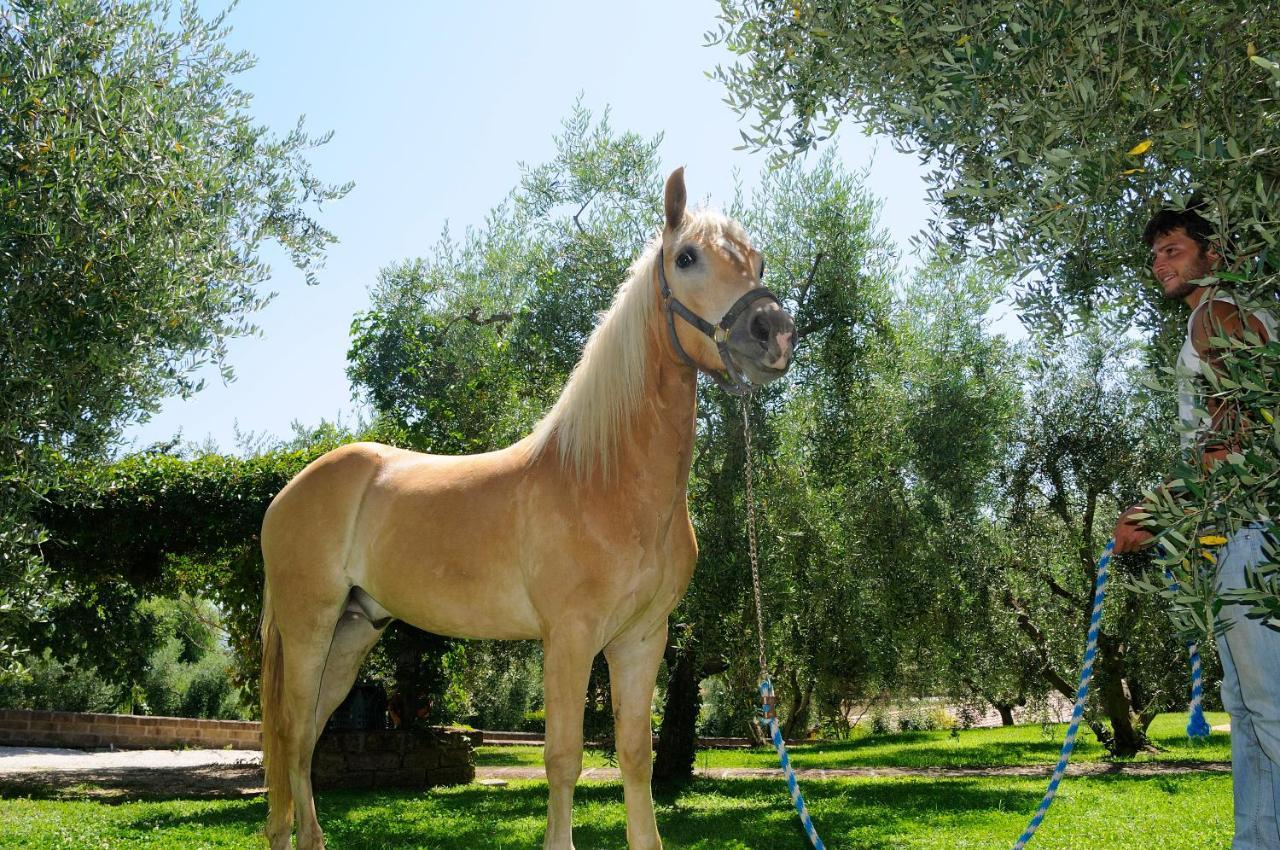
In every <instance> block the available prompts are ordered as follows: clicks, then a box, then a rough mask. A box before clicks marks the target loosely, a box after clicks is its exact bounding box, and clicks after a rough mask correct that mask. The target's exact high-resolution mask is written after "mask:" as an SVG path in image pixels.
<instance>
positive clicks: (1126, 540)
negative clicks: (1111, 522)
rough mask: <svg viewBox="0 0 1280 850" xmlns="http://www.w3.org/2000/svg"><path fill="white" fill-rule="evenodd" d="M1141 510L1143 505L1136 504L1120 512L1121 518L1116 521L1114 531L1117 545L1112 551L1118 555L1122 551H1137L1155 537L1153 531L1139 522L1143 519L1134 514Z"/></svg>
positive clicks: (1113, 534)
mask: <svg viewBox="0 0 1280 850" xmlns="http://www.w3.org/2000/svg"><path fill="white" fill-rule="evenodd" d="M1140 511H1142V505H1134V506H1133V507H1131V508H1129V510H1127V511H1125V512H1124V513H1122V514H1120V519H1119V520H1117V521H1116V530H1115V531H1114V532H1112V536H1113V537H1114V538H1115V541H1116V546H1115V548H1114V549H1113V550H1112V551H1113V552H1115V553H1116V554H1117V555H1118V554H1120V553H1121V552H1136V551H1137V550H1139V549H1141V548H1142V547H1143V546H1146V545H1147V544H1148V543H1150V542H1151V541H1152V540H1154V539H1155V537H1154V535H1152V534H1151V532H1149V531H1147V530H1146V529H1145V528H1143V527H1142V526H1141V525H1139V524H1138V523H1139V522H1140V521H1141V520H1140V519H1138V518H1135V517H1134V516H1133V515H1134V514H1135V513H1138V512H1140Z"/></svg>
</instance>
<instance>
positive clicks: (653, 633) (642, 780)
mask: <svg viewBox="0 0 1280 850" xmlns="http://www.w3.org/2000/svg"><path fill="white" fill-rule="evenodd" d="M646 625H647V626H648V629H647V631H645V630H641V629H635V630H632V631H628V632H627V633H626V634H623V635H620V636H619V637H618V638H616V639H615V640H614V641H613V642H612V643H610V644H609V646H607V647H606V648H605V651H604V653H605V658H606V659H608V661H609V687H610V689H611V690H612V692H613V718H614V738H615V740H616V742H617V748H618V766H619V767H621V768H622V789H623V794H624V795H625V798H626V803H627V846H628V847H629V848H631V850H661V848H662V839H661V838H659V837H658V824H657V821H656V820H655V819H654V815H653V792H652V790H651V788H650V782H651V780H652V778H653V727H652V725H651V724H652V721H651V720H650V717H651V715H650V711H651V708H652V704H653V688H654V684H655V682H656V680H657V678H658V665H659V664H660V663H662V655H663V652H664V651H665V649H666V646H667V621H666V619H665V618H664V619H663V620H662V622H661V623H660V624H658V625H657V626H656V627H655V626H653V625H652V624H646Z"/></svg>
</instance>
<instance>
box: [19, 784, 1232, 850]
mask: <svg viewBox="0 0 1280 850" xmlns="http://www.w3.org/2000/svg"><path fill="white" fill-rule="evenodd" d="M804 790H805V793H806V796H807V797H808V801H809V806H810V809H811V811H812V813H813V818H814V822H815V823H816V824H817V826H818V829H819V831H820V832H821V833H822V835H823V838H824V840H825V841H826V842H827V844H828V846H830V847H832V848H833V850H855V848H865V850H872V848H874V850H884V848H1006V850H1007V848H1008V847H1010V846H1012V844H1013V841H1014V839H1015V838H1016V837H1017V835H1018V834H1019V833H1020V832H1021V830H1022V828H1023V827H1024V826H1025V824H1026V820H1027V818H1028V817H1029V816H1030V815H1031V813H1032V812H1033V811H1034V810H1035V807H1036V805H1037V803H1038V802H1039V800H1040V797H1041V795H1042V794H1043V792H1044V787H1043V782H1042V781H1041V780H1039V779H1024V778H1015V777H978V778H964V779H924V778H919V777H912V778H896V779H850V780H831V781H824V782H809V783H806V785H805V788H804ZM657 803H658V824H659V828H660V829H661V830H662V833H663V837H664V840H665V844H666V847H667V848H668V850H678V848H698V850H708V849H709V848H737V850H743V848H750V849H751V850H786V848H794V850H802V848H804V847H806V846H807V843H806V841H805V838H804V836H803V834H802V833H801V832H800V829H799V827H798V826H797V822H796V818H795V813H794V811H793V810H792V809H791V806H790V800H789V799H788V797H787V794H786V789H785V786H784V785H783V784H782V782H781V781H778V780H765V779H752V780H722V781H712V780H697V781H695V782H692V783H690V784H689V785H686V786H684V787H682V788H680V789H677V790H667V791H663V792H660V793H659V795H658V801H657ZM317 806H318V810H319V812H320V818H321V823H322V825H323V826H324V827H325V830H326V832H327V834H328V838H329V847H330V848H331V850H352V849H353V848H393V847H394V848H401V847H431V848H439V850H463V848H466V850H476V848H536V847H538V846H540V845H541V840H542V829H543V823H544V819H545V816H546V786H545V784H543V783H541V782H517V783H512V784H511V785H509V786H507V787H501V788H486V787H478V786H475V785H471V786H463V787H459V788H448V789H437V790H433V791H430V792H425V793H407V792H405V793H376V792H362V793H354V792H344V793H327V794H321V795H320V797H319V798H318V801H317ZM574 811H575V815H574V821H575V843H576V844H577V846H578V847H579V848H580V850H590V848H621V847H625V846H626V827H625V810H624V807H623V805H622V789H621V786H620V785H619V784H618V783H613V782H611V783H594V784H587V785H583V786H580V787H579V789H578V792H577V805H576V807H575V810H574ZM265 813H266V810H265V805H264V803H263V802H262V801H261V800H260V799H254V800H251V801H201V802H194V801H190V800H170V801H163V802H135V803H125V804H120V805H104V804H101V803H90V802H55V801H47V800H25V799H24V800H4V801H0V823H2V824H3V829H0V848H20V847H21V848H52V849H53V850H61V849H62V848H67V849H68V850H70V848H138V850H142V848H250V847H260V846H261V844H260V839H259V837H258V835H257V833H258V830H259V829H260V828H261V824H262V819H263V817H264V816H265ZM1230 835H1231V779H1230V777H1229V776H1225V775H1221V774H1181V775H1176V776H1161V777H1119V776H1108V777H1080V778H1073V779H1070V780H1068V782H1067V783H1066V784H1065V785H1064V786H1063V789H1062V791H1061V792H1060V794H1059V797H1058V800H1057V801H1056V802H1055V804H1054V808H1053V809H1052V810H1051V812H1050V815H1049V818H1048V820H1047V821H1046V823H1045V825H1044V826H1043V827H1042V828H1041V831H1040V833H1039V835H1038V836H1037V837H1036V840H1035V846H1036V847H1038V848H1042V850H1055V848H1056V850H1067V848H1080V850H1083V848H1097V850H1138V849H1139V848H1142V850H1146V848H1153V847H1159V848H1162V850H1214V849H1215V848H1221V850H1225V848H1227V847H1228V846H1229V844H1230Z"/></svg>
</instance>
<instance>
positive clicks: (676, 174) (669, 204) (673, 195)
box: [663, 165, 685, 231]
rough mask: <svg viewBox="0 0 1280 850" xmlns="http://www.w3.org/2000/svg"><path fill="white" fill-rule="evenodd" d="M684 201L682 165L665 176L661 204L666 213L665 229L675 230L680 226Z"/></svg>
mask: <svg viewBox="0 0 1280 850" xmlns="http://www.w3.org/2000/svg"><path fill="white" fill-rule="evenodd" d="M684 201H685V192H684V166H683V165H682V166H680V167H679V168H677V169H676V170H675V171H673V172H671V176H670V177H668V178H667V191H666V198H665V201H664V204H663V206H664V207H665V208H666V214H667V230H671V231H675V230H678V229H679V228H680V222H682V221H684Z"/></svg>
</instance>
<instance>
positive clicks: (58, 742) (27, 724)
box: [0, 709, 262, 750]
mask: <svg viewBox="0 0 1280 850" xmlns="http://www.w3.org/2000/svg"><path fill="white" fill-rule="evenodd" d="M0 746H5V747H75V748H82V749H86V748H100V749H109V748H111V747H115V748H116V749H119V750H146V749H165V748H168V747H183V746H185V747H203V748H207V749H224V748H230V749H236V750H258V749H261V748H262V726H261V724H259V723H248V722H243V721H239V720H196V719H194V718H190V717H138V716H135V715H130V714H80V713H73V712H66V711H22V710H17V709H0Z"/></svg>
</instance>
